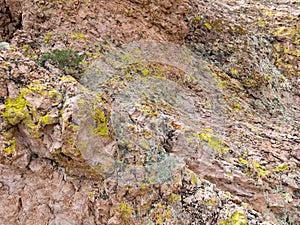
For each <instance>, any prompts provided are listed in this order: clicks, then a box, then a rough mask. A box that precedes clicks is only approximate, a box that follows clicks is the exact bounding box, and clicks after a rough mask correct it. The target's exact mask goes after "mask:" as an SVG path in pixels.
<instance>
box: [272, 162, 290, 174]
mask: <svg viewBox="0 0 300 225" xmlns="http://www.w3.org/2000/svg"><path fill="white" fill-rule="evenodd" d="M288 169H289V165H288V164H287V163H282V164H280V165H278V166H276V167H275V169H274V171H275V172H285V171H287V170H288Z"/></svg>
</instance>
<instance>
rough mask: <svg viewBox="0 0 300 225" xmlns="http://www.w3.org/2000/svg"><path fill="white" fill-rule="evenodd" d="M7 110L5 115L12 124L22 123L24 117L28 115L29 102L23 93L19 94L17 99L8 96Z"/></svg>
mask: <svg viewBox="0 0 300 225" xmlns="http://www.w3.org/2000/svg"><path fill="white" fill-rule="evenodd" d="M4 106H5V110H4V113H3V117H4V118H5V119H6V121H8V123H10V124H11V125H16V124H18V123H20V122H21V121H22V120H23V119H25V118H26V117H28V109H27V106H28V102H27V101H26V100H25V99H24V97H23V95H21V94H20V95H19V96H18V97H17V98H15V99H10V98H8V99H7V100H6V102H5V104H4Z"/></svg>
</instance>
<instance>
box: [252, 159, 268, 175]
mask: <svg viewBox="0 0 300 225" xmlns="http://www.w3.org/2000/svg"><path fill="white" fill-rule="evenodd" d="M252 165H253V166H254V167H255V169H256V171H257V172H258V174H259V176H260V177H265V176H266V175H268V174H270V171H269V170H266V169H264V167H263V166H262V165H260V164H259V163H257V162H252Z"/></svg>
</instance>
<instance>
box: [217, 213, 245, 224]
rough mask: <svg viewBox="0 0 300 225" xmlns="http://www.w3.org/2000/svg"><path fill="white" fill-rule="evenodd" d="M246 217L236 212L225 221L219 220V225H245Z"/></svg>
mask: <svg viewBox="0 0 300 225" xmlns="http://www.w3.org/2000/svg"><path fill="white" fill-rule="evenodd" d="M247 224H248V221H247V216H246V215H245V214H244V213H242V212H238V211H236V212H235V213H234V214H233V215H231V216H230V217H229V218H228V219H226V220H221V221H220V225H247Z"/></svg>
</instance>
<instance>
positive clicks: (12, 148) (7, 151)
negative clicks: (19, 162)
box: [4, 139, 16, 155]
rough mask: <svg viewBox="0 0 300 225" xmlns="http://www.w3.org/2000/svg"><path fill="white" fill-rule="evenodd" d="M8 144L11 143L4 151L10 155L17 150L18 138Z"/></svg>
mask: <svg viewBox="0 0 300 225" xmlns="http://www.w3.org/2000/svg"><path fill="white" fill-rule="evenodd" d="M8 145H9V147H6V148H4V151H5V152H6V153H7V154H8V155H10V154H12V153H13V152H14V151H15V150H16V140H14V139H13V140H11V141H9V144H8Z"/></svg>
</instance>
